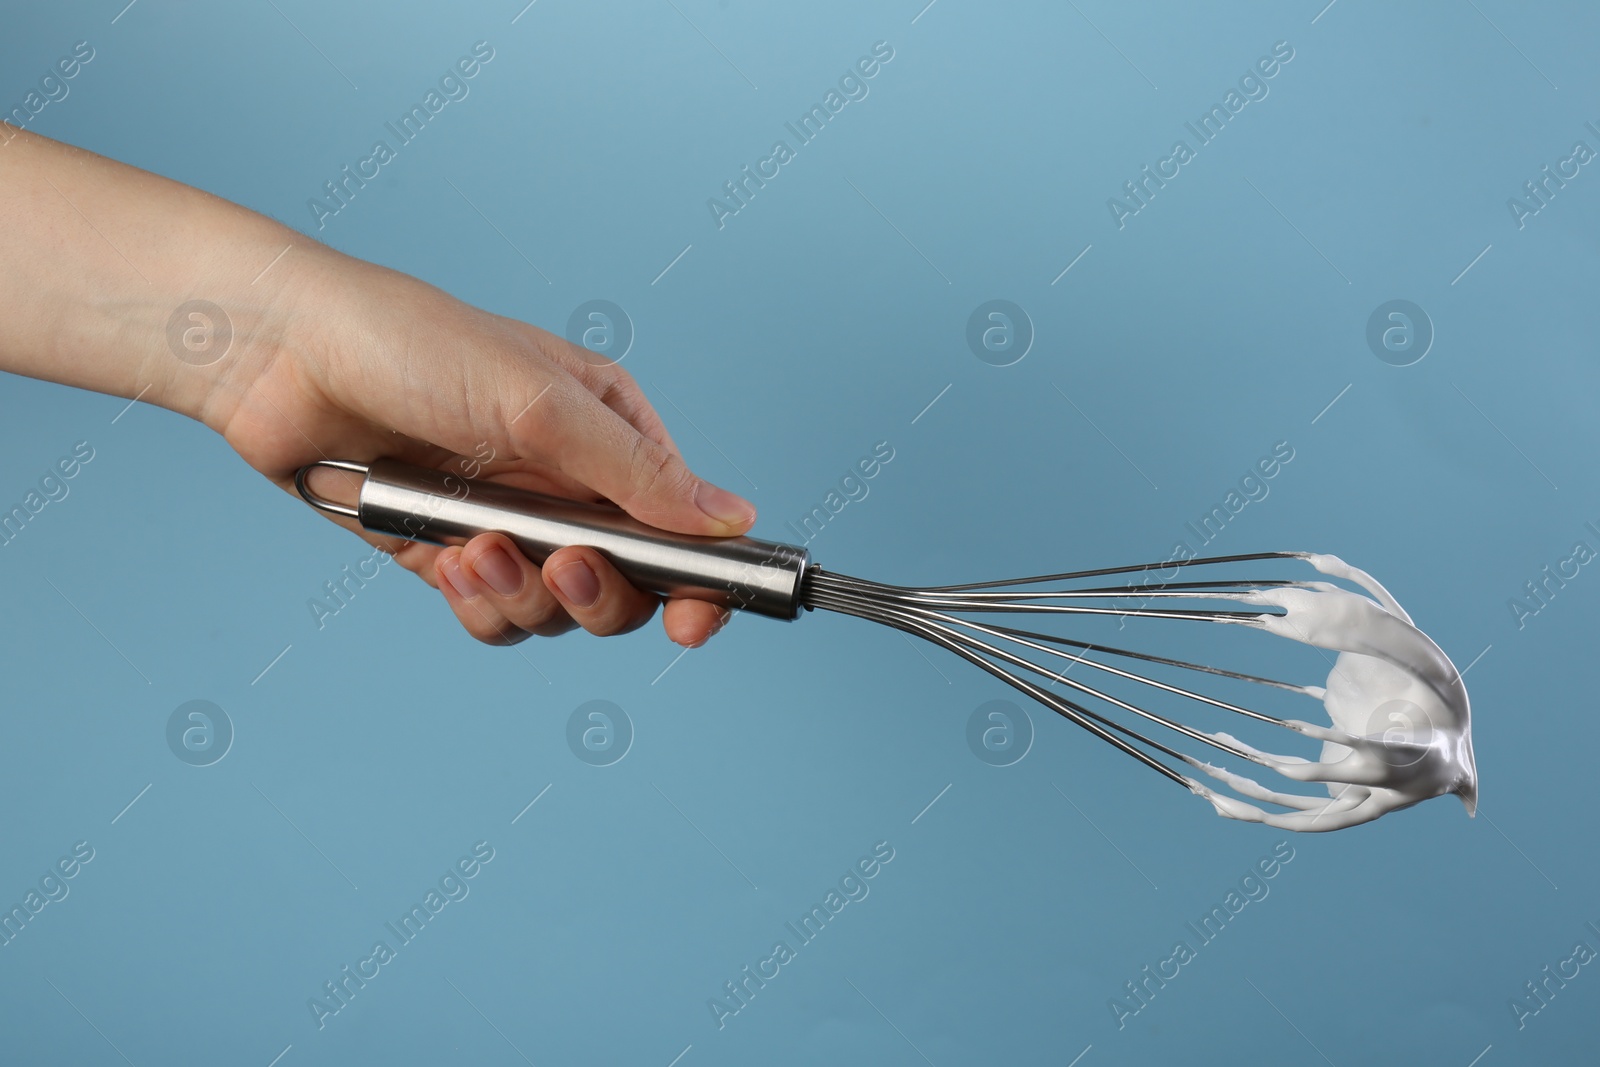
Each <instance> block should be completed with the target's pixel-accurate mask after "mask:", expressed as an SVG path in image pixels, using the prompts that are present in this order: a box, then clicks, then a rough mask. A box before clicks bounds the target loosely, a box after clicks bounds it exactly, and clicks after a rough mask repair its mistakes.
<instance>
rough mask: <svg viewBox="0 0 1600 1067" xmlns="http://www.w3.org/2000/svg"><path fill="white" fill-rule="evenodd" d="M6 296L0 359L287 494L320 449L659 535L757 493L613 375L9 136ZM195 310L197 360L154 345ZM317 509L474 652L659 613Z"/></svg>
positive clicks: (673, 621) (648, 605) (181, 197)
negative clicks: (494, 487) (211, 327)
mask: <svg viewBox="0 0 1600 1067" xmlns="http://www.w3.org/2000/svg"><path fill="white" fill-rule="evenodd" d="M286 248H287V250H288V251H287V252H285V249H286ZM280 253H281V254H282V255H281V258H280ZM0 292H4V293H7V294H11V295H12V299H11V300H9V301H8V302H7V306H6V311H5V314H4V315H0V369H4V370H8V371H12V372H14V373H17V374H23V375H27V376H29V377H33V378H41V379H45V380H48V381H54V382H60V383H62V384H65V385H71V386H76V387H79V388H83V389H92V390H95V391H97V392H102V393H110V394H114V395H117V396H123V397H128V398H130V399H132V398H135V397H137V398H139V399H140V400H142V401H144V402H147V403H151V404H157V405H160V406H161V407H165V408H168V409H170V410H172V411H174V412H177V413H179V414H181V415H187V416H189V417H190V418H192V419H195V420H197V421H199V422H201V423H204V424H205V425H206V426H208V427H210V428H211V429H212V430H214V431H216V432H217V433H218V434H221V435H222V437H223V438H224V439H225V440H226V441H227V443H228V444H229V445H230V446H232V448H233V449H234V450H235V451H237V452H238V453H239V455H240V456H241V457H243V459H244V460H245V462H246V463H248V464H249V465H250V466H251V467H253V468H254V469H255V470H257V471H259V472H260V473H262V474H263V475H265V476H266V477H267V478H269V479H271V480H272V481H273V482H275V483H276V484H277V485H278V486H279V487H280V488H282V489H284V490H285V491H288V492H291V493H292V492H293V484H294V473H295V471H296V470H298V469H299V468H300V467H302V466H304V465H305V464H307V463H311V462H313V461H315V460H319V459H326V458H334V459H350V460H357V461H365V460H370V459H375V458H377V457H380V456H391V457H394V458H397V459H402V460H406V461H408V462H411V463H417V464H421V465H424V466H431V467H439V468H446V467H448V468H450V469H451V470H454V471H457V472H458V473H459V472H461V471H462V470H463V463H464V462H465V461H464V460H463V459H462V457H468V459H471V460H472V463H471V464H469V465H468V467H467V468H466V469H467V470H468V471H469V472H470V473H472V474H474V475H475V476H477V477H482V478H488V479H491V480H493V481H497V482H504V483H506V484H509V485H515V486H519V487H522V488H525V489H532V490H536V491H539V492H544V493H553V494H557V495H561V496H567V497H572V498H574V499H580V500H609V501H611V502H612V503H614V504H616V505H618V506H620V507H622V508H623V509H625V510H626V511H628V512H629V513H630V514H632V515H633V516H634V517H635V518H637V519H639V520H641V521H643V522H646V523H649V524H651V525H653V526H657V527H660V528H662V529H667V530H675V531H678V532H680V533H691V534H703V535H710V536H733V535H736V534H742V533H744V532H745V531H746V530H748V529H749V528H750V526H751V524H752V523H753V522H754V521H755V508H754V507H753V506H752V505H751V504H750V503H749V502H747V501H745V500H743V499H742V498H740V497H738V496H736V495H735V494H733V493H730V492H728V491H727V490H724V489H720V488H718V487H716V486H714V485H712V484H711V483H709V482H706V481H703V480H701V479H699V478H697V477H696V476H695V475H694V474H693V473H692V472H691V471H690V470H689V469H688V467H687V466H686V465H685V463H684V461H683V457H682V455H681V454H680V453H679V451H678V448H677V446H676V445H675V444H674V443H673V441H672V438H671V436H670V435H669V434H668V433H667V430H666V428H665V426H663V425H662V422H661V419H660V417H659V416H657V414H656V413H655V411H654V409H652V408H651V406H650V403H649V401H647V400H646V399H645V397H644V394H643V393H642V392H641V391H640V389H639V387H638V385H637V384H636V383H635V382H634V381H633V378H632V377H631V376H630V375H629V374H628V373H627V372H626V371H624V370H622V369H621V368H620V367H618V366H616V365H615V364H612V363H610V362H608V361H606V360H604V359H602V358H600V357H598V356H596V355H595V354H594V353H592V352H588V351H587V350H585V349H581V348H578V347H576V346H574V345H572V344H569V343H568V342H567V341H565V340H563V339H561V338H559V337H556V336H555V335H553V334H550V333H548V332H546V331H544V330H541V329H539V328H538V327H536V326H531V325H528V324H527V323H523V322H518V321H516V320H514V319H509V318H504V317H502V316H499V315H494V314H491V313H489V312H486V311H482V310H480V309H478V308H474V307H472V306H470V305H468V304H466V303H463V302H462V301H460V300H457V299H456V298H454V297H452V296H450V295H449V294H448V293H445V292H443V291H442V290H440V289H438V288H435V287H434V286H431V285H428V284H426V283H424V282H422V281H419V280H418V279H416V278H412V277H409V276H407V275H404V274H401V273H399V272H396V271H392V270H388V269H386V268H384V267H380V266H377V265H375V264H372V263H366V262H363V261H361V260H358V259H354V258H352V257H350V256H346V255H343V254H342V253H339V252H337V251H334V250H333V249H331V248H328V247H327V246H325V245H322V244H319V243H317V242H315V241H313V240H311V239H309V238H307V237H306V236H304V235H303V234H301V233H299V232H297V231H294V230H291V229H289V228H287V227H285V226H283V225H281V224H279V223H277V222H275V221H273V220H271V219H268V218H265V217H264V216H261V215H258V214H256V213H255V212H252V211H249V210H247V209H245V208H243V207H240V206H238V205H236V204H232V203H229V202H228V201H226V200H221V199H219V198H217V197H214V196H212V195H210V194H208V193H205V192H202V191H200V190H198V189H194V188H191V187H189V186H185V185H182V184H180V183H177V182H173V181H169V180H167V179H165V178H162V177H159V176H157V175H154V174H150V173H148V172H146V171H142V170H139V169H137V168H134V167H130V166H126V165H124V164H121V163H117V162H115V161H113V160H109V159H106V158H104V157H101V156H97V155H95V154H93V153H91V152H87V151H84V150H82V149H78V148H74V147H71V146H69V145H64V144H61V143H58V142H55V141H51V140H48V139H46V138H43V137H39V136H37V135H34V134H30V133H26V132H23V131H19V130H16V129H14V128H12V127H10V126H6V125H4V124H0ZM17 294H27V296H26V298H19V297H18V295H17ZM194 299H201V300H206V301H210V302H211V303H213V304H216V305H217V306H218V307H220V308H222V309H223V311H224V312H225V314H226V316H227V319H228V321H229V322H230V323H231V325H232V329H233V341H232V344H231V346H230V347H229V348H228V349H227V352H226V355H224V356H223V357H222V358H221V359H219V360H217V361H216V362H214V363H211V364H210V365H207V366H197V365H195V362H196V361H194V360H188V359H184V358H180V357H179V355H178V354H177V352H176V350H175V346H174V345H173V343H172V342H171V341H170V340H169V337H168V321H169V319H170V318H171V317H172V315H173V313H174V311H175V309H177V308H178V307H179V306H180V305H182V304H184V303H185V302H187V301H190V300H194ZM485 456H492V459H490V460H489V461H488V462H485V463H482V464H481V470H480V469H479V466H478V460H477V459H475V458H474V457H485ZM316 474H317V477H316V478H315V479H314V480H313V481H314V488H315V489H316V490H317V491H318V492H320V493H323V494H325V495H327V496H331V497H334V498H336V499H339V498H349V497H351V496H352V495H353V486H352V485H341V484H339V483H340V480H341V479H342V478H344V477H345V476H344V475H342V474H341V473H340V472H336V471H329V470H326V469H319V470H318V471H317V472H316ZM330 518H331V521H334V522H337V523H339V524H340V525H342V526H344V527H345V528H347V529H349V530H351V531H353V532H355V533H356V534H358V535H359V536H361V537H363V538H364V539H365V540H367V541H368V542H369V543H371V544H372V545H374V546H377V547H380V548H383V549H384V550H385V551H388V552H390V553H392V554H393V556H394V558H395V559H396V560H397V561H399V562H400V563H401V564H402V565H403V566H404V567H405V568H406V569H407V570H410V571H412V572H414V573H416V574H417V575H419V576H420V577H421V578H422V579H423V580H424V581H426V582H427V583H428V584H429V585H432V586H434V587H435V588H437V589H439V590H440V591H441V593H443V595H444V598H445V601H446V602H447V603H448V604H449V606H450V609H451V610H452V611H453V612H454V613H455V616H456V618H457V619H458V620H460V622H461V625H462V626H463V627H465V628H466V630H467V631H468V632H469V633H470V634H472V636H474V637H476V638H477V639H479V640H480V641H485V642H489V643H496V644H509V643H513V642H516V641H520V640H522V639H523V638H526V637H528V636H529V635H531V634H538V635H542V636H550V635H555V634H559V633H563V632H565V631H568V630H570V629H573V628H574V627H576V626H582V627H583V628H584V629H586V630H588V631H589V632H591V633H594V634H600V635H607V634H617V633H624V632H627V631H629V630H633V629H636V628H637V627H639V626H641V625H643V624H644V623H645V622H646V621H647V620H648V619H649V618H650V617H651V615H653V614H654V612H655V610H656V607H657V606H658V604H660V598H658V597H656V596H655V595H653V594H650V593H646V592H642V591H640V590H638V589H635V588H634V587H633V586H632V585H630V584H629V583H628V582H627V580H626V579H624V578H623V577H622V576H621V575H620V574H619V573H617V571H616V569H615V568H613V567H612V566H611V565H610V564H609V563H607V562H606V560H605V558H604V557H602V556H601V555H600V554H599V553H598V552H596V551H594V550H593V549H589V548H584V547H571V548H565V549H562V550H560V551H559V552H556V553H554V554H552V555H551V556H550V557H549V558H548V559H547V560H546V561H545V562H544V565H543V566H542V567H541V566H537V565H535V564H534V563H532V562H531V561H530V560H528V559H526V558H525V557H524V556H523V555H522V554H521V553H520V552H519V551H518V550H517V548H516V547H515V546H514V545H513V544H512V543H511V541H510V540H509V539H507V538H506V537H504V536H503V535H500V534H482V535H480V536H478V537H475V538H473V539H472V540H471V541H470V542H468V543H467V544H466V545H464V546H460V547H450V548H439V547H436V546H432V545H422V544H416V543H413V542H409V541H403V540H399V539H396V538H390V537H385V536H381V535H377V534H372V533H368V532H366V531H363V530H361V529H360V528H359V527H358V526H357V525H356V524H355V523H354V522H352V521H351V520H348V519H343V518H337V517H330ZM727 617H728V613H727V612H726V611H725V610H723V609H719V608H717V607H715V606H713V605H711V604H708V603H704V602H701V601H696V600H669V601H668V602H667V603H666V604H665V607H664V610H663V612H662V621H663V623H664V625H665V627H666V631H667V635H668V636H669V637H670V638H671V639H672V640H674V641H676V642H678V643H679V644H682V645H687V646H691V647H693V646H698V645H700V644H703V643H704V642H705V641H706V640H708V639H709V638H710V637H711V635H712V634H714V633H715V632H716V631H717V630H718V629H720V628H721V627H722V625H723V624H724V623H725V622H726V621H727Z"/></svg>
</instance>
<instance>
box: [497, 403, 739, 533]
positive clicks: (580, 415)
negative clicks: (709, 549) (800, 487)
mask: <svg viewBox="0 0 1600 1067" xmlns="http://www.w3.org/2000/svg"><path fill="white" fill-rule="evenodd" d="M513 410H515V409H514V408H513ZM536 410H537V411H538V412H539V415H540V417H539V418H537V419H534V418H529V419H526V420H518V422H516V423H514V424H513V425H512V427H511V429H512V431H513V433H512V438H513V440H512V443H513V445H514V447H515V448H516V449H517V451H518V452H519V453H520V454H522V455H524V456H528V457H529V458H534V459H541V460H544V461H545V462H548V463H551V464H553V465H554V466H556V467H558V468H559V469H560V470H561V471H562V473H564V474H567V475H570V476H571V477H573V478H575V479H577V480H578V481H580V482H582V483H583V484H584V485H586V486H588V487H589V488H591V489H593V490H594V491H595V492H597V493H599V494H601V495H602V496H604V497H605V498H606V499H608V500H610V501H611V502H612V503H614V504H616V505H617V506H618V507H620V508H622V509H623V510H624V511H626V512H628V514H630V515H632V516H633V517H634V518H636V519H638V520H639V521H640V522H645V523H649V524H650V525H651V526H657V527H660V528H662V529H664V530H672V531H675V532H677V533H689V534H702V535H706V536H711V537H731V536H734V535H737V534H742V533H744V532H745V531H746V530H748V529H749V528H750V527H751V525H752V524H754V523H755V520H756V509H755V505H754V504H751V503H750V502H749V501H748V500H745V499H744V498H743V497H741V496H739V495H738V494H737V493H732V492H729V491H728V490H726V489H723V488H721V487H720V486H716V485H713V484H712V483H711V482H708V481H705V480H703V479H701V478H699V477H697V476H696V475H695V474H694V473H693V472H692V471H690V470H689V467H688V465H687V464H685V463H684V461H683V457H682V456H680V455H679V454H678V453H677V451H676V450H675V449H672V448H669V447H667V446H665V445H662V444H660V443H659V442H657V441H653V440H651V439H650V438H648V437H646V436H645V435H644V434H642V433H640V432H639V431H638V430H637V429H636V428H635V427H634V426H633V425H631V424H630V423H629V422H628V421H627V420H626V419H624V418H622V416H620V415H618V414H617V413H616V412H615V411H613V410H612V409H611V408H610V407H608V406H607V405H605V404H604V403H602V402H601V401H600V399H599V398H598V397H596V396H595V395H594V394H593V393H591V392H589V391H588V390H587V389H584V388H583V387H582V386H581V385H578V383H577V382H575V381H568V382H562V383H560V384H558V385H556V386H555V387H554V389H552V395H551V396H549V397H546V398H545V401H544V403H542V404H541V405H540V408H539V409H536ZM530 414H531V413H530Z"/></svg>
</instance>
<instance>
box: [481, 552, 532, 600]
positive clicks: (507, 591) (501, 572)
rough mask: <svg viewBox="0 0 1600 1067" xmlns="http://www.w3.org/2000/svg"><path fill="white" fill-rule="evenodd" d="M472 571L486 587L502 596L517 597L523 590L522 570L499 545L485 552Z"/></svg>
mask: <svg viewBox="0 0 1600 1067" xmlns="http://www.w3.org/2000/svg"><path fill="white" fill-rule="evenodd" d="M472 570H473V572H474V573H476V574H477V576H478V577H479V578H482V579H483V582H484V584H485V585H487V586H488V587H489V588H490V589H493V590H494V591H495V592H496V593H499V594H500V595H501V596H516V595H517V593H519V592H521V590H522V568H521V567H519V566H517V564H516V561H515V560H513V559H512V558H511V557H510V556H509V555H507V554H506V550H505V549H503V548H501V547H500V546H499V545H493V546H491V547H490V548H489V549H487V550H486V551H484V552H483V553H482V554H481V555H479V556H478V558H477V559H476V560H475V561H474V562H473V564H472Z"/></svg>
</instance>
